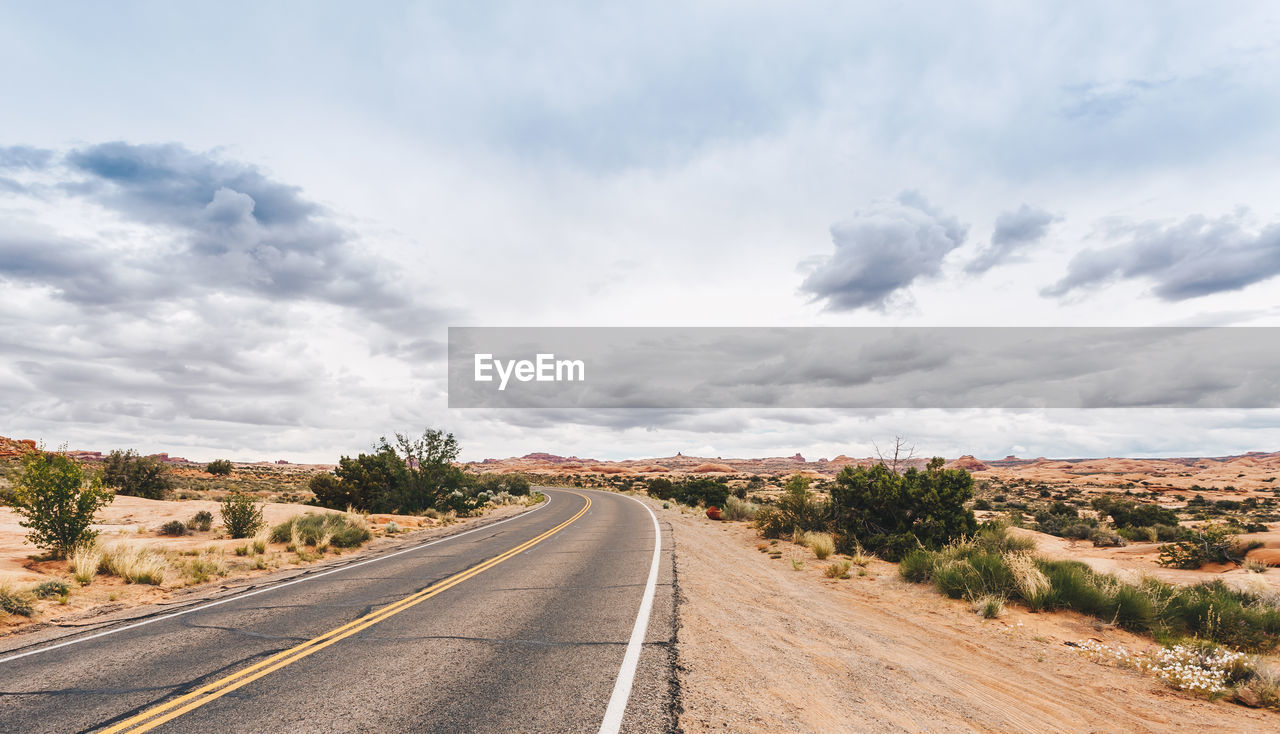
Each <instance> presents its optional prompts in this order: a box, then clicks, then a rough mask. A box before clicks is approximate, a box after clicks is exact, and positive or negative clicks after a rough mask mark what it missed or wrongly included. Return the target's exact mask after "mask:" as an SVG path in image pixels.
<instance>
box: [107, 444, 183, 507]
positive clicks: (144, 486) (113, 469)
mask: <svg viewBox="0 0 1280 734" xmlns="http://www.w3.org/2000/svg"><path fill="white" fill-rule="evenodd" d="M102 483H103V484H105V485H107V486H108V487H112V488H114V489H115V491H116V494H125V495H131V496H134V497H143V498H146V499H150V500H158V499H164V496H165V494H166V493H167V492H168V491H169V490H170V489H171V488H172V487H173V481H172V480H171V479H170V478H169V467H168V466H167V465H166V464H165V463H164V462H163V461H161V460H160V459H158V458H156V457H154V456H139V455H138V452H136V451H134V450H133V449H129V450H128V451H119V450H116V451H112V452H111V453H110V454H109V455H108V456H107V458H106V460H105V461H104V462H103V467H102Z"/></svg>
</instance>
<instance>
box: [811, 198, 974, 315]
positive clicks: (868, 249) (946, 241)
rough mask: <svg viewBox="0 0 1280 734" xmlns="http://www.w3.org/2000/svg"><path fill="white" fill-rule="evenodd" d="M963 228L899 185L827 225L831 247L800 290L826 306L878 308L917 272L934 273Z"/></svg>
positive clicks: (960, 237)
mask: <svg viewBox="0 0 1280 734" xmlns="http://www.w3.org/2000/svg"><path fill="white" fill-rule="evenodd" d="M967 231H968V230H967V228H966V227H965V226H964V225H962V224H961V223H960V222H959V220H957V219H956V218H955V217H951V216H947V215H945V214H943V213H942V212H940V211H938V210H937V209H936V208H934V207H933V206H931V205H930V204H929V203H928V202H927V201H925V200H924V198H923V197H921V196H920V195H919V194H918V193H916V192H914V191H905V192H903V193H902V194H900V195H899V196H898V198H897V199H896V200H894V201H891V202H883V203H878V204H877V205H876V206H874V207H872V208H870V209H867V210H865V211H862V212H859V213H858V214H857V215H855V216H854V217H853V218H852V219H850V220H848V221H845V222H842V223H840V224H837V225H835V226H833V227H832V228H831V238H832V240H833V241H834V242H835V247H836V251H835V253H834V254H833V255H832V256H831V257H830V258H829V259H827V260H826V262H823V263H821V264H820V265H818V267H817V268H816V269H815V270H813V272H812V273H810V274H809V276H808V277H807V278H806V279H805V281H804V283H803V284H802V285H801V290H802V291H803V292H805V293H808V294H809V295H811V296H812V297H813V299H814V300H815V301H822V302H824V303H825V305H826V308H827V309H828V310H831V311H852V310H854V309H859V308H876V309H884V308H885V306H886V304H887V302H888V299H889V297H890V296H892V295H893V294H894V293H896V292H897V291H899V290H902V289H904V288H906V287H908V286H910V285H911V284H912V283H913V282H915V280H916V279H917V278H921V277H928V276H934V275H937V274H938V273H939V272H940V270H941V269H942V261H943V260H944V259H945V258H946V256H947V254H948V253H950V252H951V251H952V250H954V249H956V248H957V247H959V246H960V245H961V244H963V243H964V240H965V236H966V234H967Z"/></svg>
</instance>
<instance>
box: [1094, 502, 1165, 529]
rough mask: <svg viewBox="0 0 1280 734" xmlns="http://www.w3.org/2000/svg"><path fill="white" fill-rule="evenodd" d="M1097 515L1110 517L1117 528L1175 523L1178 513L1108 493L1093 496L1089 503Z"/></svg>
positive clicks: (1153, 504) (1149, 503)
mask: <svg viewBox="0 0 1280 734" xmlns="http://www.w3.org/2000/svg"><path fill="white" fill-rule="evenodd" d="M1090 504H1091V505H1092V507H1093V509H1095V510H1097V512H1098V515H1100V516H1103V517H1108V516H1109V517H1110V518H1111V522H1112V523H1114V524H1115V526H1116V527H1117V528H1141V527H1151V526H1153V525H1177V524H1178V513H1176V512H1174V511H1173V510H1170V509H1166V508H1164V507H1161V506H1160V505H1157V504H1155V503H1153V502H1144V503H1139V502H1135V501H1134V500H1131V499H1121V498H1117V497H1113V496H1110V495H1102V496H1100V497H1095V498H1093V501H1092V502H1091V503H1090Z"/></svg>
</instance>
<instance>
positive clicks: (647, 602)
mask: <svg viewBox="0 0 1280 734" xmlns="http://www.w3.org/2000/svg"><path fill="white" fill-rule="evenodd" d="M623 496H624V497H627V498H628V499H632V500H635V501H636V502H637V503H639V505H640V506H641V507H643V508H644V509H645V510H646V511H647V512H648V513H649V517H650V518H652V519H653V562H652V563H651V564H650V566H649V580H648V582H646V583H645V585H644V596H643V597H642V598H641V599H640V611H639V613H637V614H636V624H635V626H634V627H632V628H631V640H630V641H629V642H627V651H626V653H624V654H623V656H622V668H621V669H619V670H618V679H617V680H616V681H615V682H614V684H613V694H612V695H611V696H609V708H607V709H605V712H604V721H602V722H600V734H617V732H618V730H619V729H621V728H622V716H623V714H625V713H626V712H627V701H628V700H629V699H630V698H631V685H632V684H633V683H634V682H635V678H636V666H637V665H639V664H640V651H641V649H642V648H643V647H644V638H645V633H646V631H647V630H648V629H649V613H650V612H652V611H653V595H654V591H655V590H656V589H657V587H658V565H659V562H660V561H661V560H662V528H661V527H660V526H659V525H658V516H657V515H655V514H653V508H651V507H649V506H648V505H646V504H645V503H644V502H641V501H640V500H638V499H636V498H635V497H632V496H631V495H623Z"/></svg>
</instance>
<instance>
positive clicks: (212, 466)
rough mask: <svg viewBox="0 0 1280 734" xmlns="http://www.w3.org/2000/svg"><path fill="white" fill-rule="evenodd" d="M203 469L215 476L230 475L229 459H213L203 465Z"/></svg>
mask: <svg viewBox="0 0 1280 734" xmlns="http://www.w3.org/2000/svg"><path fill="white" fill-rule="evenodd" d="M204 470H205V471H206V472H208V473H209V474H212V475H214V476H215V477H226V476H230V475H231V461H230V460H228V459H215V460H213V461H211V462H209V463H208V464H205V465H204Z"/></svg>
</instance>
